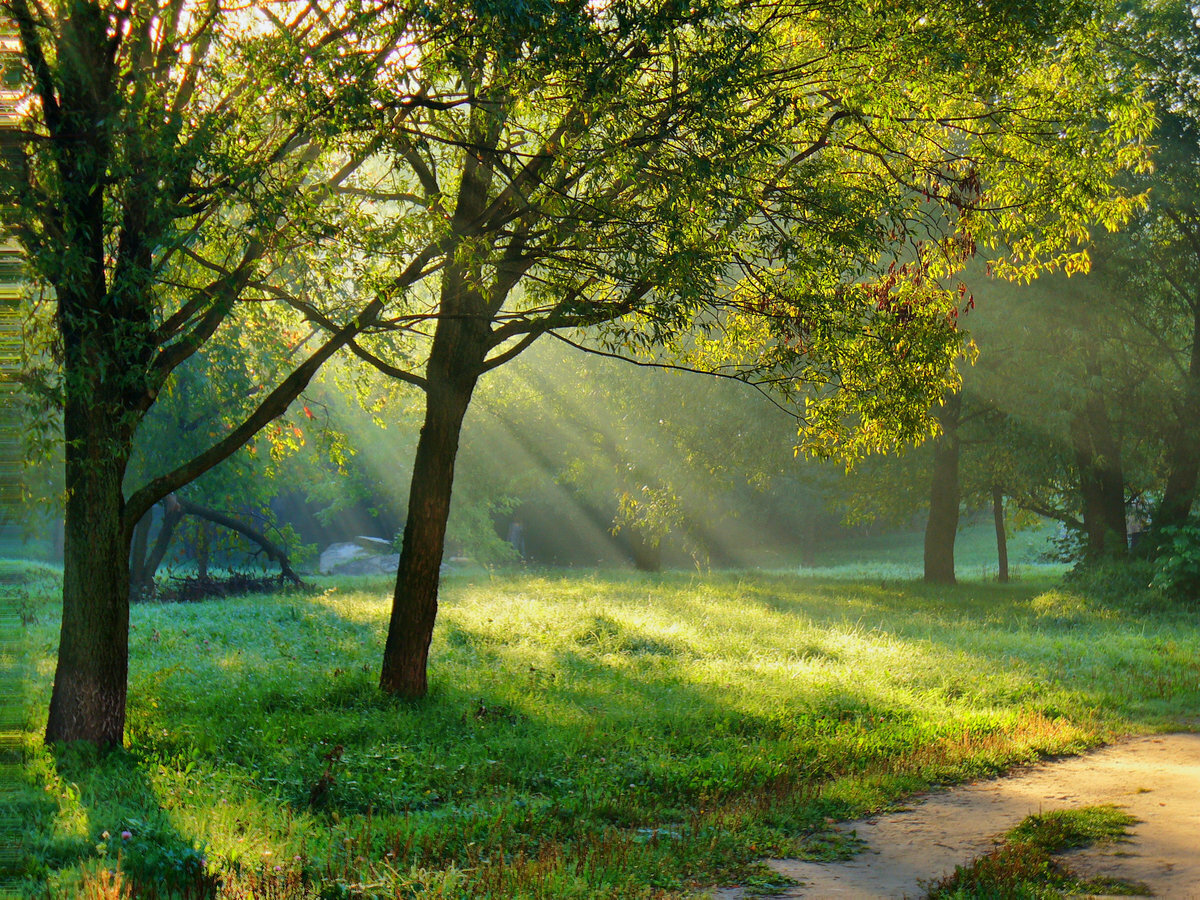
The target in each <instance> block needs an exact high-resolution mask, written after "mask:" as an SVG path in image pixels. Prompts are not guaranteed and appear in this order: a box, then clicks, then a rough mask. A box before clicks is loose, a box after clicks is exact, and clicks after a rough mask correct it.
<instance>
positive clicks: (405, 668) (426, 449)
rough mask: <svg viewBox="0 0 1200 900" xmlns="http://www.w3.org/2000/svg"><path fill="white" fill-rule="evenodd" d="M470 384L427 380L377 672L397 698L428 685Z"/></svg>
mask: <svg viewBox="0 0 1200 900" xmlns="http://www.w3.org/2000/svg"><path fill="white" fill-rule="evenodd" d="M473 388H474V383H473V382H472V383H471V384H469V385H465V386H459V387H458V388H451V387H448V386H447V385H444V384H442V385H436V384H433V383H431V384H430V387H429V391H428V396H427V400H426V407H425V424H424V426H423V427H422V428H421V436H420V438H419V439H418V441H417V453H416V457H415V460H414V462H413V473H412V486H411V488H410V489H409V495H408V521H407V522H405V525H404V539H403V542H402V543H401V547H400V566H399V570H398V571H397V573H396V591H395V594H394V595H393V598H392V616H391V621H390V622H389V624H388V634H387V643H386V645H385V647H384V651H383V670H382V671H381V673H380V676H379V686H380V687H381V688H382V689H383V690H384V691H385V692H387V693H389V694H396V695H397V696H400V697H423V696H425V694H426V693H427V692H428V690H429V682H428V676H427V672H426V670H427V667H428V663H429V643H430V641H431V640H432V639H433V626H434V622H435V620H436V619H437V608H438V582H439V580H440V571H441V565H442V554H443V551H444V550H445V544H446V520H447V519H448V518H449V515H450V494H451V490H452V489H453V486H454V461H455V457H456V456H457V454H458V442H459V436H460V434H461V432H462V421H463V416H464V415H465V414H466V411H467V405H468V403H469V402H470V399H471V392H472V390H473Z"/></svg>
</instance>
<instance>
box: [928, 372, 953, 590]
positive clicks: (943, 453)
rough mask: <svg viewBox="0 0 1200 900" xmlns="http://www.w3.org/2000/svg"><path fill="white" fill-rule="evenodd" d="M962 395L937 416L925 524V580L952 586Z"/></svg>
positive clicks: (949, 401) (950, 398)
mask: <svg viewBox="0 0 1200 900" xmlns="http://www.w3.org/2000/svg"><path fill="white" fill-rule="evenodd" d="M961 411H962V395H961V394H951V395H950V396H948V397H947V398H946V401H945V403H944V405H943V406H942V409H941V410H940V412H939V413H938V421H939V422H940V423H941V425H942V434H941V436H940V437H939V438H938V439H937V440H936V441H935V442H934V445H933V479H932V482H931V484H930V489H929V519H928V521H927V522H926V523H925V580H926V581H928V582H932V583H935V584H954V540H955V538H956V537H957V536H958V506H959V486H958V457H959V450H960V446H959V440H958V417H959V413H960V412H961Z"/></svg>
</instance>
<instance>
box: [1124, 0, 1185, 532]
mask: <svg viewBox="0 0 1200 900" xmlns="http://www.w3.org/2000/svg"><path fill="white" fill-rule="evenodd" d="M1122 25H1123V27H1122V29H1121V31H1120V37H1121V39H1122V40H1123V41H1124V42H1125V44H1126V46H1127V50H1128V57H1127V60H1128V61H1127V64H1128V65H1129V66H1130V67H1131V68H1133V69H1134V70H1135V71H1136V72H1137V73H1138V77H1139V78H1140V79H1141V80H1142V81H1143V82H1144V83H1145V84H1146V85H1147V93H1148V96H1150V97H1151V98H1152V99H1153V100H1154V102H1155V104H1156V107H1157V112H1158V126H1157V128H1156V131H1155V135H1154V137H1155V143H1156V145H1157V147H1158V150H1157V153H1156V155H1155V167H1154V171H1153V173H1147V174H1145V175H1143V176H1142V177H1141V178H1140V180H1139V182H1138V185H1139V187H1148V188H1149V189H1150V205H1149V207H1148V208H1147V209H1146V210H1145V212H1144V213H1142V214H1141V215H1139V216H1138V218H1137V219H1136V220H1135V221H1134V223H1133V224H1132V226H1131V228H1130V229H1129V231H1128V232H1127V236H1125V235H1122V236H1121V237H1120V238H1117V239H1114V240H1110V241H1109V242H1107V243H1108V248H1107V250H1108V253H1109V255H1110V257H1111V259H1110V261H1109V264H1108V266H1107V274H1108V276H1109V284H1107V285H1106V287H1107V289H1108V290H1109V291H1111V292H1112V293H1113V294H1115V295H1120V301H1119V302H1120V303H1121V304H1122V307H1123V308H1125V309H1127V310H1128V313H1129V319H1130V334H1131V335H1133V336H1134V339H1133V340H1132V341H1130V343H1131V346H1133V347H1136V348H1140V352H1142V353H1144V354H1145V355H1147V356H1149V357H1153V358H1155V359H1158V360H1160V365H1159V366H1158V367H1156V368H1157V372H1156V373H1155V375H1156V376H1157V377H1156V378H1155V380H1156V381H1158V383H1159V384H1160V386H1161V401H1162V405H1161V407H1160V408H1159V414H1158V416H1156V417H1155V418H1156V419H1161V420H1162V421H1163V424H1164V426H1165V427H1164V429H1163V432H1162V442H1163V460H1162V472H1163V478H1162V485H1161V490H1160V491H1159V492H1158V497H1159V499H1158V503H1157V507H1156V508H1155V509H1154V511H1153V522H1154V526H1155V527H1156V528H1164V527H1171V526H1177V525H1181V524H1182V523H1183V522H1184V521H1186V519H1187V517H1188V515H1189V513H1190V511H1191V509H1192V507H1193V505H1194V503H1195V499H1196V489H1197V479H1198V476H1200V22H1198V20H1197V18H1196V7H1195V5H1194V4H1191V3H1186V2H1182V0H1165V2H1145V3H1140V4H1135V5H1134V6H1133V7H1132V8H1131V10H1130V12H1129V13H1128V14H1127V17H1126V18H1125V19H1124V20H1123V23H1122Z"/></svg>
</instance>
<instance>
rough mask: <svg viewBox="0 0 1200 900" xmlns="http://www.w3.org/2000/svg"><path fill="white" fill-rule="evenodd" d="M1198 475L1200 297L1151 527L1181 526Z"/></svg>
mask: <svg viewBox="0 0 1200 900" xmlns="http://www.w3.org/2000/svg"><path fill="white" fill-rule="evenodd" d="M1198 478H1200V300H1198V301H1197V302H1196V303H1195V304H1194V305H1193V307H1192V353H1191V359H1190V360H1189V362H1188V371H1187V384H1186V386H1185V388H1184V398H1183V404H1182V407H1181V409H1180V410H1179V412H1178V414H1177V420H1176V422H1175V426H1174V427H1173V428H1172V429H1171V430H1170V432H1169V433H1168V435H1167V483H1166V485H1165V486H1164V488H1163V495H1162V500H1161V501H1160V502H1159V505H1158V509H1157V510H1155V513H1154V521H1153V525H1154V530H1155V531H1158V530H1159V529H1162V528H1171V527H1175V526H1178V525H1182V524H1183V523H1184V522H1186V521H1187V518H1188V516H1189V515H1190V514H1191V511H1192V504H1193V503H1195V500H1196V483H1197V479H1198Z"/></svg>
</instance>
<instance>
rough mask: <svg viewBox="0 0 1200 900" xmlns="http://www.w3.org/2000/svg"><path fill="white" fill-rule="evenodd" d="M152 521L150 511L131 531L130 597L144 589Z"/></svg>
mask: <svg viewBox="0 0 1200 900" xmlns="http://www.w3.org/2000/svg"><path fill="white" fill-rule="evenodd" d="M153 519H154V512H153V510H151V511H150V512H148V513H146V514H145V515H144V516H142V518H141V521H140V522H138V523H137V527H136V528H134V529H133V549H132V550H131V551H130V554H129V586H130V592H129V594H130V596H131V597H137V596H139V595H140V594H141V593H142V592H143V591H144V590H145V589H146V550H147V544H148V543H149V538H150V525H151V523H152V520H153Z"/></svg>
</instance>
